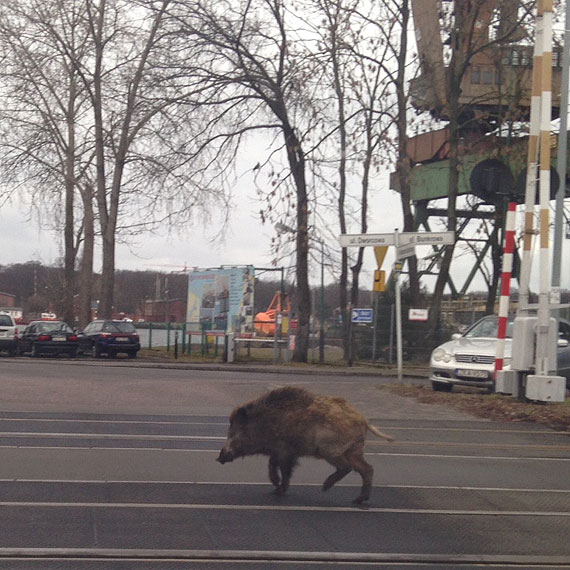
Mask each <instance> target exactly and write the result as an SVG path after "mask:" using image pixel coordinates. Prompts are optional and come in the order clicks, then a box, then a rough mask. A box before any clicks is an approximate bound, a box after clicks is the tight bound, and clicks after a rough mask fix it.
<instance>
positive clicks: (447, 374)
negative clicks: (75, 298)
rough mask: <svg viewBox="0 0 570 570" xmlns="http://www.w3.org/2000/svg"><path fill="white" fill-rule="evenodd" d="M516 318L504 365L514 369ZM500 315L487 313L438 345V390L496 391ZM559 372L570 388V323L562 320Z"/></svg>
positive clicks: (434, 368) (434, 371)
mask: <svg viewBox="0 0 570 570" xmlns="http://www.w3.org/2000/svg"><path fill="white" fill-rule="evenodd" d="M513 322H514V320H513V319H509V321H508V324H507V338H506V339H505V355H504V362H503V368H504V369H505V370H509V369H510V363H511V344H512V333H513ZM497 326H498V317H496V316H492V315H491V316H487V317H483V318H482V319H481V320H479V321H477V322H476V323H475V324H474V325H472V326H471V327H470V328H469V329H467V330H466V331H465V332H464V333H463V334H454V335H453V336H452V337H451V338H452V340H450V341H449V342H446V343H444V344H442V345H440V346H438V347H437V348H436V349H435V350H434V351H433V352H432V354H431V358H430V381H431V384H432V387H433V389H434V390H439V391H447V392H449V391H451V389H452V388H453V386H475V387H478V388H486V389H487V390H488V391H492V390H493V385H494V382H493V374H494V370H495V354H496V350H497ZM558 333H559V339H560V340H559V342H558V374H559V375H560V376H564V377H565V378H566V384H567V386H569V387H570V346H569V342H568V341H570V322H568V321H566V320H564V319H561V320H560V325H559V329H558Z"/></svg>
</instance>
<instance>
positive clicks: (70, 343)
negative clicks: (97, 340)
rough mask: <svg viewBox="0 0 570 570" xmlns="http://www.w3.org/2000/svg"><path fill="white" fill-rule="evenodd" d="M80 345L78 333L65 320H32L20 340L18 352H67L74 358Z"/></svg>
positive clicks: (33, 353) (33, 354)
mask: <svg viewBox="0 0 570 570" xmlns="http://www.w3.org/2000/svg"><path fill="white" fill-rule="evenodd" d="M78 346H79V343H78V340H77V335H76V334H75V332H74V330H73V329H72V328H71V327H70V326H69V325H68V324H67V323H65V322H63V321H32V322H31V323H30V324H29V325H28V326H27V327H26V328H25V329H24V332H23V333H22V334H21V335H20V338H19V340H18V352H19V353H20V354H24V353H26V352H29V353H31V354H32V356H40V355H42V354H53V355H57V354H67V355H68V356H70V357H71V358H73V357H75V355H76V354H77V348H78Z"/></svg>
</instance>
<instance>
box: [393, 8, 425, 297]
mask: <svg viewBox="0 0 570 570" xmlns="http://www.w3.org/2000/svg"><path fill="white" fill-rule="evenodd" d="M400 13H401V15H402V27H401V34H400V49H399V52H398V74H397V79H396V97H397V100H398V118H397V121H396V123H397V128H398V161H397V173H398V179H399V184H400V199H401V202H402V213H403V216H404V231H405V232H413V231H415V229H416V228H415V223H414V214H413V212H412V205H411V190H410V185H411V175H412V165H411V163H410V157H409V156H408V132H407V130H408V117H407V111H408V98H407V96H406V58H407V52H408V23H409V19H410V9H409V4H408V0H402V4H401V6H400ZM408 271H409V281H410V300H411V302H412V304H413V305H417V304H418V302H419V300H420V282H419V277H418V260H417V258H416V256H415V255H413V256H412V257H409V258H408Z"/></svg>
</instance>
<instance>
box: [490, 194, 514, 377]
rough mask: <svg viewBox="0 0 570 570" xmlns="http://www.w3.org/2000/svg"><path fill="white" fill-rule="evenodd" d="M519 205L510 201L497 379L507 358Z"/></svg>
mask: <svg viewBox="0 0 570 570" xmlns="http://www.w3.org/2000/svg"><path fill="white" fill-rule="evenodd" d="M516 210H517V205H516V203H515V202H509V205H508V208H507V220H506V223H505V245H504V249H503V270H502V272H501V296H500V298H499V326H498V329H497V352H496V355H495V375H494V378H495V380H496V379H497V372H498V371H499V370H502V369H503V363H504V358H505V338H506V336H507V323H508V320H509V297H510V293H511V277H512V274H513V253H514V251H515V217H516Z"/></svg>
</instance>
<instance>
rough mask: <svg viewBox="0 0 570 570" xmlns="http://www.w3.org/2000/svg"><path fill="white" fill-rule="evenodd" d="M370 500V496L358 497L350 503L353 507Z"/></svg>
mask: <svg viewBox="0 0 570 570" xmlns="http://www.w3.org/2000/svg"><path fill="white" fill-rule="evenodd" d="M369 498H370V494H367V495H359V496H358V497H356V499H354V501H352V502H353V503H354V504H355V505H361V504H362V503H365V502H366V501H368V499H369Z"/></svg>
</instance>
